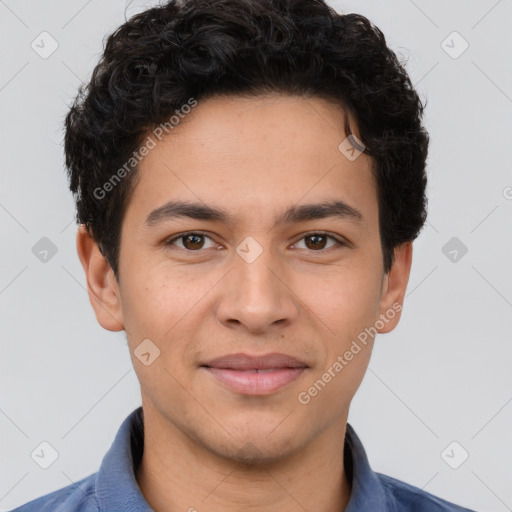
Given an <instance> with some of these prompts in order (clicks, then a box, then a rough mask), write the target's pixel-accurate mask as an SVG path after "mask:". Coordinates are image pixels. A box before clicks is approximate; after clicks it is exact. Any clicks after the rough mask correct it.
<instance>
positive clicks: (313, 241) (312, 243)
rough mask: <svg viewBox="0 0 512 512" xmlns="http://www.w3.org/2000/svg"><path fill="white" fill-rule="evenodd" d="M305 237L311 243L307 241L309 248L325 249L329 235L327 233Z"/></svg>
mask: <svg viewBox="0 0 512 512" xmlns="http://www.w3.org/2000/svg"><path fill="white" fill-rule="evenodd" d="M304 238H305V240H309V243H308V242H306V247H307V248H308V249H313V250H317V249H324V248H325V244H326V243H327V237H326V236H325V235H309V236H306V237H304Z"/></svg>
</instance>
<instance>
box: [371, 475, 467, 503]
mask: <svg viewBox="0 0 512 512" xmlns="http://www.w3.org/2000/svg"><path fill="white" fill-rule="evenodd" d="M376 475H377V478H378V479H379V480H380V483H381V484H382V487H383V488H384V489H385V491H386V494H388V496H389V498H390V499H391V500H392V501H393V502H394V503H395V504H396V510H397V512H409V511H414V512H475V511H474V510H470V509H468V508H464V507H461V506H459V505H455V504H454V503H450V502H449V501H446V500H443V499H441V498H438V497H437V496H434V495H433V494H430V493H428V492H426V491H424V490H422V489H420V488H418V487H415V486H413V485H410V484H407V483H405V482H402V481H401V480H397V479H396V478H392V477H390V476H387V475H383V474H381V473H376Z"/></svg>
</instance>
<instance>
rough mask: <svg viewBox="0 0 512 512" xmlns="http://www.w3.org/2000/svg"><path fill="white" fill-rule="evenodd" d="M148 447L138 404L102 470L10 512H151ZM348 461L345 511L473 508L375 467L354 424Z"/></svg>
mask: <svg viewBox="0 0 512 512" xmlns="http://www.w3.org/2000/svg"><path fill="white" fill-rule="evenodd" d="M143 448H144V427H143V414H142V407H139V408H137V409H135V410H134V411H133V412H132V413H131V414H130V415H129V416H128V417H127V418H126V419H125V420H124V421H123V423H122V424H121V427H120V428H119V430H118V432H117V435H116V437H115V440H114V442H113V443H112V446H111V447H110V449H109V450H108V452H107V453H106V455H105V456H104V458H103V461H102V463H101V466H100V469H99V471H98V472H96V473H94V474H92V475H90V476H88V477H86V478H84V479H82V480H80V481H78V482H77V483H75V484H71V485H69V486H67V487H64V488H62V489H59V490H57V491H54V492H51V493H49V494H46V495H45V496H42V497H40V498H37V499H35V500H33V501H30V502H29V503H26V504H25V505H22V506H21V507H18V508H16V509H14V510H12V511H11V512H100V511H101V512H151V511H152V510H153V509H152V508H151V507H150V506H149V505H148V503H147V502H146V500H145V499H144V496H143V495H142V493H141V491H140V488H139V485H138V483H137V480H136V479H135V469H136V468H137V466H138V464H139V462H140V461H141V458H142V452H143ZM344 461H345V467H346V470H347V476H348V478H349V481H350V482H351V487H352V492H351V496H350V502H349V504H348V506H347V508H346V509H345V511H344V512H413V511H414V512H474V511H471V510H469V509H466V508H462V507H459V506H457V505H454V504H452V503H449V502H447V501H445V500H442V499H440V498H437V497H435V496H433V495H432V494H429V493H427V492H425V491H422V490H421V489H418V488H417V487H413V486H412V485H409V484H406V483H404V482H401V481H399V480H396V479H394V478H391V477H389V476H386V475H382V474H380V473H375V472H374V471H372V469H371V468H370V465H369V463H368V458H367V457H366V453H365V451H364V448H363V445H362V444H361V441H360V440H359V438H358V437H357V435H356V433H355V431H354V429H353V428H352V427H351V426H350V424H347V432H346V437H345V451H344ZM340 512H341V511H340Z"/></svg>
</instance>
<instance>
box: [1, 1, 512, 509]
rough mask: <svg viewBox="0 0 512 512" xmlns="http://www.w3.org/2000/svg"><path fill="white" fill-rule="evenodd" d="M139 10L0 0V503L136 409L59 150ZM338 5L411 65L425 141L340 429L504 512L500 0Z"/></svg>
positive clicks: (79, 469)
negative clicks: (384, 304)
mask: <svg viewBox="0 0 512 512" xmlns="http://www.w3.org/2000/svg"><path fill="white" fill-rule="evenodd" d="M151 5H154V4H153V3H151V2H133V3H131V4H129V5H128V4H127V3H125V1H123V0H118V1H114V0H109V1H99V0H89V1H84V0H71V1H67V2H64V1H60V2H57V1H53V2H52V1H47V2H34V1H32V2H29V1H23V0H5V1H0V48H1V49H2V50H1V52H2V53H1V59H2V65H1V66H0V108H1V125H0V126H1V128H0V129H1V134H0V144H1V152H0V156H1V158H0V173H1V177H0V179H1V187H0V233H1V248H2V251H1V266H0V314H1V322H0V333H1V357H0V386H1V403H0V429H1V434H2V435H1V445H0V461H1V462H0V464H1V471H0V509H1V510H9V509H11V508H14V507H15V506H17V505H20V504H21V503H24V502H26V501H28V500H30V499H33V498H35V497H37V496H40V495H42V494H45V493H48V492H50V491H52V490H55V489H58V488H61V487H64V486H66V485H68V484H70V483H72V482H76V481H77V480H79V479H81V478H83V477H85V476H88V475H89V474H91V473H93V472H95V471H97V470H98V468H99V465H100V463H101V460H102V457H103V455H104V454H105V453H106V451H107V450H108V448H109V447H110V445H111V443H112V441H113V438H114V436H115V433H116V432H117V429H118V428H119V426H120V424H121V422H122V421H123V420H124V418H125V417H126V416H127V415H128V414H129V413H130V412H131V411H132V410H133V409H135V408H136V407H138V406H139V405H140V403H141V402H140V390H139V386H138V381H137V379H136V377H135V373H134V371H133V369H132V366H131V361H130V358H129V354H128V349H127V346H126V341H125V338H124V334H123V333H111V332H107V331H104V330H103V329H102V328H101V327H100V326H99V325H98V324H97V322H96V319H95V317H94V315H93V312H92V308H91V306H90V304H89V299H88V296H87V293H86V290H85V279H84V275H83V271H82V267H81V266H80V263H79V260H78V257H77V255H76V251H75V234H76V226H75V224H74V203H73V198H72V196H71V193H70V192H69V191H68V188H67V187H68V185H67V180H66V176H65V172H64V160H63V150H62V146H61V142H62V136H63V132H62V121H63V119H64V116H65V114H66V112H67V109H68V106H69V104H70V102H71V101H72V99H73V98H74V97H75V95H76V92H77V87H78V85H79V84H80V83H82V82H83V81H86V80H88V79H89V78H90V74H91V72H92V69H93V67H94V66H95V64H96V63H97V61H98V59H99V56H100V53H101V51H102V48H103V39H104V37H105V36H106V35H107V34H110V33H111V32H112V31H113V30H114V29H115V28H116V27H117V26H119V25H120V24H121V23H123V22H124V19H125V15H126V17H131V16H132V15H133V14H135V13H137V12H139V11H141V10H143V9H145V8H147V7H149V6H151ZM331 5H332V6H333V7H335V8H336V9H337V10H338V11H339V12H358V13H360V14H363V15H365V16H367V17H368V18H369V19H370V20H372V21H373V22H374V23H375V24H376V25H377V26H379V27H380V28H381V29H382V30H383V32H384V34H385V35H386V37H387V40H388V43H389V45H390V46H391V47H392V48H393V49H394V50H395V51H396V52H397V53H398V54H399V56H400V57H401V58H402V59H403V60H404V61H407V69H408V71H409V73H410V76H411V79H412V81H413V83H414V84H415V85H416V87H417V90H418V91H419V93H420V95H421V97H422V99H426V100H427V109H426V118H425V121H426V125H427V129H428V130H429V132H430V135H431V145H430V153H429V160H428V175H429V185H428V195H429V217H428V223H427V225H426V226H425V228H424V230H423V231H422V233H421V235H420V237H419V238H418V239H417V241H416V242H415V244H414V258H413V267H412V272H411V278H410V281H409V288H408V293H407V296H406V299H405V304H404V311H403V316H402V320H401V322H400V324H399V326H398V327H397V329H396V330H395V331H393V332H392V333H389V334H385V335H381V336H379V337H378V338H377V341H376V346H375V350H374V354H373V356H372V360H371V363H370V368H369V371H368V373H367V375H366V377H365V380H364V382H363V384H362V386H361V388H360V390H359V391H358V393H357V395H356V397H355V399H354V401H353V404H352V408H351V413H350V418H349V421H350V423H351V424H352V425H353V427H354V428H355V430H356V432H357V433H358V435H359V436H360V437H361V439H362V441H363V443H364V445H365V448H366V450H367V453H368V456H369V459H370V463H371V464H372V467H373V468H374V470H376V471H380V472H383V473H386V474H389V475H391V476H394V477H396V478H399V479H403V480H405V481H407V482H409V483H411V484H414V485H417V486H419V487H421V488H424V489H425V490H427V491H429V492H431V493H433V494H436V495H439V496H441V497H443V498H445V499H448V500H450V501H454V502H457V503H459V504H461V505H465V506H467V507H470V508H473V509H475V510H478V511H493V512H504V511H507V510H512V486H511V485H510V484H511V483H512V463H511V461H512V441H511V432H512V428H511V427H512V372H511V359H512V346H511V341H512V340H511V330H512V273H511V269H510V264H511V262H512V241H511V235H512V170H511V158H510V149H511V145H512V123H511V119H512V66H511V60H510V54H511V51H512V32H511V31H510V25H511V21H512V2H511V1H508V0H501V1H496V0H481V1H479V2H467V1H462V0H459V1H446V0H431V1H428V2H427V1H426V0H423V1H420V0H416V1H412V0H393V1H392V2H378V1H376V0H360V1H356V0H351V1H345V2H337V1H336V2H334V1H332V2H331ZM43 32H45V33H46V34H42V33H43ZM41 34H42V35H41ZM41 39H43V40H44V44H43V43H41V42H40V41H41ZM38 41H39V43H38ZM37 45H39V46H37ZM55 45H58V46H55ZM52 50H54V51H53V53H51V55H46V54H45V53H44V52H46V53H49V52H51V51H52ZM42 54H43V55H42ZM41 239H43V240H42V241H41ZM38 244H39V245H38ZM41 247H43V248H45V249H44V250H47V251H48V253H46V255H45V258H46V261H42V260H41V252H40V251H41ZM43 259H44V258H43ZM42 442H48V443H50V444H51V445H52V446H53V447H54V448H55V450H56V451H57V453H58V458H57V460H56V461H55V462H54V463H53V464H52V465H51V466H50V467H49V468H48V469H42V468H41V467H40V466H39V465H37V464H36V463H35V462H34V460H33V459H32V457H31V454H32V453H33V452H34V450H36V449H37V448H38V447H40V444H41V443H42ZM466 456H467V459H466V460H464V459H465V458H466ZM451 466H458V467H457V468H456V469H454V468H453V467H451Z"/></svg>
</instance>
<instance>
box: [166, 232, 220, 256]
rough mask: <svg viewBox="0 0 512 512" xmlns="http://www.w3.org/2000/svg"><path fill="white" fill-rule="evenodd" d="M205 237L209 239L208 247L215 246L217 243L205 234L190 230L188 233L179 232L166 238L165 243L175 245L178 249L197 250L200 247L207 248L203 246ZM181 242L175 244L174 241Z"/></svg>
mask: <svg viewBox="0 0 512 512" xmlns="http://www.w3.org/2000/svg"><path fill="white" fill-rule="evenodd" d="M205 239H208V240H210V241H211V243H212V245H211V246H210V247H217V244H216V243H215V242H214V241H213V240H212V239H211V238H210V237H209V236H207V235H205V234H204V233H201V232H198V231H190V232H188V233H181V234H180V235H178V236H176V237H174V238H172V239H171V240H168V241H167V242H166V244H167V245H177V246H178V247H180V249H185V250H187V251H190V252H194V251H198V250H200V249H205V248H206V249H208V247H205ZM177 241H178V242H181V245H179V244H175V242H177Z"/></svg>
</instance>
